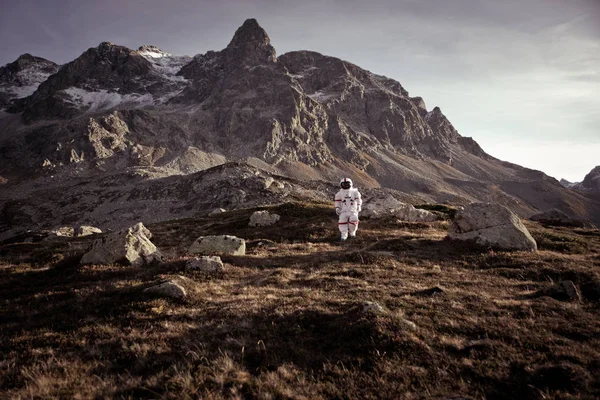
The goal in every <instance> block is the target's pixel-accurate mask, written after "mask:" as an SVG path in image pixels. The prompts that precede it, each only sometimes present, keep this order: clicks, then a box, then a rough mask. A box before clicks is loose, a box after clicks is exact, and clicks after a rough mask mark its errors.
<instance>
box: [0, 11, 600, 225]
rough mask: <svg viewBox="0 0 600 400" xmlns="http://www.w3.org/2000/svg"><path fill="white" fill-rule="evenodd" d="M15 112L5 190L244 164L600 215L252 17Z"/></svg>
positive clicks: (113, 52) (119, 53) (3, 122)
mask: <svg viewBox="0 0 600 400" xmlns="http://www.w3.org/2000/svg"><path fill="white" fill-rule="evenodd" d="M10 111H12V112H13V113H15V114H14V115H13V116H9V117H7V118H3V119H0V159H1V160H2V162H1V163H0V177H2V179H4V181H8V183H7V184H8V185H17V186H18V185H27V182H29V181H34V180H36V179H42V180H44V179H47V177H49V176H53V177H55V178H54V179H56V177H59V179H60V177H64V178H67V177H86V179H92V180H93V179H96V177H98V176H102V175H103V174H107V173H123V172H125V171H131V170H135V171H138V172H139V171H145V172H144V174H146V175H147V176H149V177H155V176H160V177H166V176H171V175H187V174H191V173H195V172H198V171H202V170H205V169H207V168H211V167H214V166H216V165H220V164H223V163H225V162H228V161H235V160H244V161H245V162H248V163H250V164H252V165H253V166H255V167H258V168H260V169H262V170H265V171H270V172H271V173H277V174H282V175H285V176H288V177H291V178H296V179H300V180H305V181H306V180H326V181H332V182H337V180H338V179H339V177H340V176H347V175H349V176H351V177H353V178H354V179H355V181H356V182H357V183H358V184H359V185H362V186H369V187H387V188H391V189H397V190H400V191H402V192H404V193H405V194H410V195H411V196H416V197H417V198H419V199H421V200H422V201H440V202H442V201H447V202H458V203H461V202H468V201H473V200H481V201H494V202H499V203H502V204H505V205H507V206H509V207H511V208H512V209H513V210H515V211H517V212H519V213H520V214H521V215H529V214H532V213H534V212H536V211H539V210H542V211H543V210H546V209H549V208H562V210H563V211H565V212H567V213H569V214H575V215H582V216H583V217H585V218H587V219H592V220H600V205H599V204H597V201H596V200H593V199H590V198H588V197H585V196H582V195H580V194H578V193H576V192H573V191H569V190H567V189H565V188H563V187H562V186H561V185H560V184H559V183H558V182H557V181H555V180H554V179H552V178H549V177H547V176H546V175H544V174H543V173H541V172H539V171H532V170H528V169H526V168H522V167H520V166H518V165H514V164H509V163H505V162H502V161H499V160H497V159H495V158H494V157H492V156H490V155H488V154H487V153H485V152H484V151H483V149H481V147H480V146H479V145H478V144H477V143H476V142H475V141H474V140H473V139H472V138H468V137H463V136H461V135H460V134H459V133H458V132H457V130H456V129H455V128H454V127H453V125H452V124H451V123H450V121H449V120H448V119H447V118H446V116H444V114H443V113H442V111H441V110H440V109H439V108H438V107H434V108H433V109H431V110H428V109H427V107H426V105H425V101H424V100H423V99H422V98H420V97H416V96H410V95H409V93H408V91H407V90H406V89H405V88H404V87H403V86H402V85H401V84H400V83H398V82H396V81H394V80H392V79H388V78H386V77H383V76H379V75H376V74H373V73H371V72H369V71H366V70H364V69H362V68H360V67H358V66H356V65H354V64H352V63H349V62H346V61H343V60H340V59H337V58H334V57H328V56H324V55H321V54H319V53H315V52H310V51H296V52H291V53H287V54H284V55H281V56H279V57H276V52H275V49H274V48H273V47H272V46H271V44H270V39H269V37H268V35H267V34H266V32H265V31H264V30H263V29H262V28H261V27H260V26H259V25H258V23H257V22H256V21H255V20H252V19H251V20H247V21H246V22H245V23H244V24H243V25H242V26H241V27H240V28H239V29H238V30H237V31H236V33H235V35H234V37H233V39H232V40H231V42H230V43H229V45H228V46H227V47H226V48H225V49H223V50H221V51H209V52H207V53H206V54H202V55H197V56H195V57H193V58H190V57H186V56H173V55H170V54H168V53H165V52H163V51H162V50H160V49H158V48H156V47H154V46H143V47H141V48H139V49H138V50H130V49H128V48H126V47H123V46H118V45H114V44H111V43H102V44H100V46H98V47H97V48H92V49H89V50H88V51H86V52H85V53H83V54H82V55H81V56H80V57H79V58H77V59H76V60H74V61H73V62H71V63H69V64H66V65H65V66H63V67H62V68H61V69H60V70H59V71H57V72H56V73H54V74H53V75H51V76H49V77H48V79H47V80H45V81H44V82H43V83H41V84H40V85H39V87H38V88H37V90H36V91H35V93H33V94H32V95H31V96H29V97H25V98H23V99H21V100H18V101H17V102H16V103H15V104H14V105H13V106H12V107H11V108H10ZM44 185H52V181H47V180H46V181H44ZM0 201H1V199H0Z"/></svg>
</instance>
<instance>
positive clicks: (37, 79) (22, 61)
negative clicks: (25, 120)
mask: <svg viewBox="0 0 600 400" xmlns="http://www.w3.org/2000/svg"><path fill="white" fill-rule="evenodd" d="M59 69H60V66H59V65H58V64H55V63H54V62H52V61H49V60H46V59H44V58H41V57H35V56H32V55H31V54H27V53H26V54H23V55H22V56H20V57H19V58H17V60H16V61H14V62H12V63H9V64H6V65H5V66H3V67H0V110H2V109H4V108H6V107H7V106H8V105H9V104H10V103H11V102H12V101H13V100H16V99H20V98H23V97H27V96H30V95H31V94H33V93H34V92H35V91H36V89H37V88H38V86H39V85H40V84H41V83H42V82H44V81H45V80H47V79H48V77H49V76H50V75H53V74H55V73H56V72H57V71H58V70H59Z"/></svg>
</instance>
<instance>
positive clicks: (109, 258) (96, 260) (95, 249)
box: [81, 222, 162, 267]
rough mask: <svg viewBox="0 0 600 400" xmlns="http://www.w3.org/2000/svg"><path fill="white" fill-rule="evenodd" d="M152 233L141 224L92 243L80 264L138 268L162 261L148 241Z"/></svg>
mask: <svg viewBox="0 0 600 400" xmlns="http://www.w3.org/2000/svg"><path fill="white" fill-rule="evenodd" d="M151 238H152V233H150V231H149V230H148V229H147V228H146V227H145V226H144V225H143V224H142V223H141V222H139V223H137V224H135V225H134V226H132V227H130V228H128V229H127V230H124V231H120V232H115V233H112V234H110V235H107V236H104V237H102V238H99V239H97V240H95V241H94V243H92V245H91V247H90V249H89V251H88V252H87V253H85V254H84V255H83V257H82V259H81V264H112V263H124V264H128V265H131V266H134V267H138V266H141V265H145V264H150V263H152V262H156V261H158V262H160V261H162V254H161V252H160V251H159V250H158V249H157V248H156V246H155V245H154V244H153V243H152V242H151V241H150V239H151Z"/></svg>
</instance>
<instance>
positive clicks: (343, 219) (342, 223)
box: [338, 212, 349, 240]
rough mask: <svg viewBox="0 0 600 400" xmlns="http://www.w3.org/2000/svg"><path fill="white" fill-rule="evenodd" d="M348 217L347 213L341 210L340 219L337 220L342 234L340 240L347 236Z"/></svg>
mask: <svg viewBox="0 0 600 400" xmlns="http://www.w3.org/2000/svg"><path fill="white" fill-rule="evenodd" d="M348 217H349V216H348V213H345V212H343V213H341V214H340V219H339V221H338V222H339V223H338V227H339V229H340V233H341V234H342V236H341V239H342V240H346V239H347V238H348V220H349V218H348Z"/></svg>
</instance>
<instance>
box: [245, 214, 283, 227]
mask: <svg viewBox="0 0 600 400" xmlns="http://www.w3.org/2000/svg"><path fill="white" fill-rule="evenodd" d="M280 219H281V216H280V215H278V214H271V213H269V212H268V211H255V212H254V213H253V214H252V215H251V216H250V223H249V224H248V225H249V226H269V225H273V224H275V223H276V222H277V221H279V220H280Z"/></svg>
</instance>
